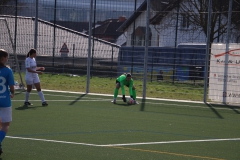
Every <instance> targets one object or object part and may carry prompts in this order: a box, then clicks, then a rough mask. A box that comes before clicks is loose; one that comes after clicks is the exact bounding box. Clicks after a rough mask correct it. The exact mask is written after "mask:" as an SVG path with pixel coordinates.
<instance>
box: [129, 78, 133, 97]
mask: <svg viewBox="0 0 240 160" xmlns="http://www.w3.org/2000/svg"><path fill="white" fill-rule="evenodd" d="M132 88H133V81H132V80H131V81H130V84H129V95H130V96H131V97H133V91H132Z"/></svg>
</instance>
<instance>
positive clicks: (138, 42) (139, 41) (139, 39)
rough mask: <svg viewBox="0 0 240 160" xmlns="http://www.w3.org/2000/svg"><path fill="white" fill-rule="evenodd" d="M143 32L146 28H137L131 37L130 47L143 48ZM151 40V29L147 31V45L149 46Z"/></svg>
mask: <svg viewBox="0 0 240 160" xmlns="http://www.w3.org/2000/svg"><path fill="white" fill-rule="evenodd" d="M145 32H146V27H137V28H136V30H135V32H134V33H132V35H131V45H132V46H145ZM151 38H152V33H151V29H149V43H148V45H149V46H151Z"/></svg>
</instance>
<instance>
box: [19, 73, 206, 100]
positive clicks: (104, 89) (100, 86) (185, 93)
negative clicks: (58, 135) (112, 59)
mask: <svg viewBox="0 0 240 160" xmlns="http://www.w3.org/2000/svg"><path fill="white" fill-rule="evenodd" d="M22 77H23V81H24V74H22ZM39 77H40V80H41V86H42V88H43V89H49V90H62V91H75V92H86V86H87V82H86V80H87V78H86V76H69V75H61V74H60V75H52V74H43V75H39ZM133 79H134V77H133ZM15 80H16V81H20V78H19V75H18V74H15ZM115 81H116V79H115V78H99V77H92V78H91V79H90V89H89V92H90V93H103V94H113V92H114V88H115ZM24 83H25V82H24ZM201 84H202V82H201ZM134 85H135V87H136V91H137V96H139V97H142V95H143V93H142V91H143V89H142V86H143V82H142V81H140V80H135V79H134ZM125 90H126V95H128V94H129V93H128V89H127V88H126V89H125ZM203 93H204V90H203V85H198V84H194V83H190V82H188V83H179V82H175V83H174V84H172V83H171V82H157V81H155V82H147V89H146V96H147V97H152V98H167V99H179V100H193V101H203ZM119 94H121V90H119Z"/></svg>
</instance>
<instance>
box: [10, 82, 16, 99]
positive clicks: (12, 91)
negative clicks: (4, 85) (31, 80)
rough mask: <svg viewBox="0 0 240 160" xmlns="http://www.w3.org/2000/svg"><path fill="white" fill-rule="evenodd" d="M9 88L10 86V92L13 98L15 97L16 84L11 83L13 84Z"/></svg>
mask: <svg viewBox="0 0 240 160" xmlns="http://www.w3.org/2000/svg"><path fill="white" fill-rule="evenodd" d="M9 88H10V93H11V95H10V96H11V98H13V97H14V93H15V89H14V85H11V86H9Z"/></svg>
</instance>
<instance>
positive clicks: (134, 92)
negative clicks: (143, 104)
mask: <svg viewBox="0 0 240 160" xmlns="http://www.w3.org/2000/svg"><path fill="white" fill-rule="evenodd" d="M132 93H133V98H134V99H135V100H136V98H137V94H136V90H135V89H133V91H132Z"/></svg>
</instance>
